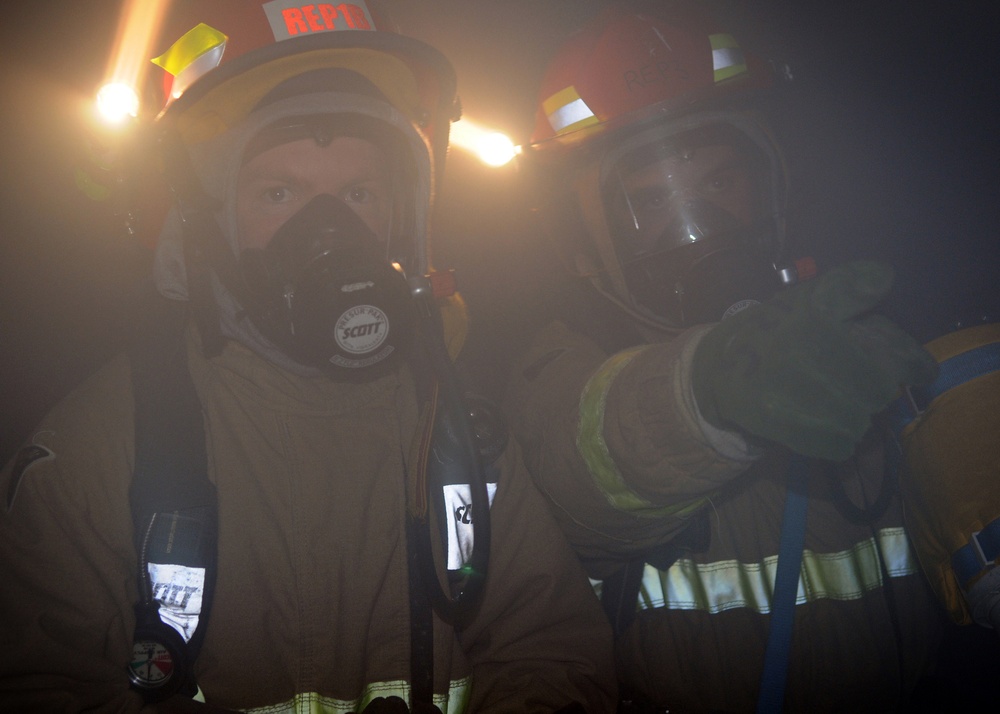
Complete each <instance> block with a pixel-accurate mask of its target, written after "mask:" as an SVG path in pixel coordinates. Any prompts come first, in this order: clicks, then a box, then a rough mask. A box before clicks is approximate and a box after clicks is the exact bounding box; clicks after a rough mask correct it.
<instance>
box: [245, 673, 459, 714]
mask: <svg viewBox="0 0 1000 714" xmlns="http://www.w3.org/2000/svg"><path fill="white" fill-rule="evenodd" d="M471 684H472V678H471V677H466V678H464V679H460V680H457V681H453V682H452V683H451V686H450V688H449V690H448V694H446V695H443V694H435V695H434V697H433V699H434V705H435V706H436V707H437V708H438V709H440V710H441V712H442V714H464V712H466V711H468V708H469V691H470V689H471ZM376 697H399V698H400V699H402V700H403V701H405V702H409V701H410V683H409V682H406V681H403V680H398V681H394V682H373V683H371V684H369V685H368V686H367V687H366V688H365V693H364V694H363V695H362V696H361V697H359V698H357V699H355V700H353V701H347V700H344V699H334V698H332V697H324V696H321V695H319V694H317V693H316V692H306V693H304V694H296V695H295V697H294V698H293V699H291V700H290V701H287V702H281V703H280V704H270V705H268V706H264V707H255V708H253V709H246V710H245V711H246V713H247V714H352V713H353V712H360V711H363V710H364V708H365V707H366V706H368V704H369V703H370V702H371V701H372V700H373V699H375V698H376Z"/></svg>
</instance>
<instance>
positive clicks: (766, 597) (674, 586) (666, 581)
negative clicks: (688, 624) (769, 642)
mask: <svg viewBox="0 0 1000 714" xmlns="http://www.w3.org/2000/svg"><path fill="white" fill-rule="evenodd" d="M878 539H879V547H880V549H881V554H882V555H883V557H884V558H885V566H886V570H887V572H888V573H889V577H893V578H896V577H902V576H905V575H913V574H915V573H917V572H918V564H917V560H916V557H915V556H914V554H913V551H912V550H911V549H910V545H909V541H908V539H907V537H906V533H905V532H904V530H903V529H902V528H883V529H881V530H880V531H879V532H878ZM777 564H778V556H777V555H773V556H769V557H767V558H765V559H764V562H763V563H740V562H738V561H735V560H724V561H719V562H716V563H694V562H693V561H692V560H690V559H689V558H684V559H681V560H678V561H677V562H676V563H674V565H673V566H671V568H670V569H669V570H667V571H661V570H657V569H656V568H654V567H653V566H652V565H649V564H648V563H647V564H646V567H645V571H644V573H643V577H642V587H641V589H640V591H639V601H638V603H637V606H638V609H640V610H649V609H653V608H658V607H666V608H669V609H671V610H704V611H706V612H709V613H711V614H713V615H714V614H717V613H719V612H724V611H725V610H733V609H737V608H747V609H750V610H754V611H756V612H759V613H761V614H766V613H769V612H770V611H771V595H772V591H773V586H774V573H775V570H776V568H777ZM881 586H882V573H881V570H880V568H879V560H878V551H877V550H876V548H875V540H874V539H873V538H868V539H866V540H863V541H861V542H860V543H858V544H856V545H855V546H854V547H853V548H851V549H849V550H845V551H841V552H838V553H814V552H812V551H810V550H806V551H805V552H804V553H803V554H802V574H801V575H800V577H799V586H798V593H797V594H796V598H795V604H796V605H802V604H805V603H806V602H814V601H816V600H821V599H824V598H828V599H831V600H857V599H860V598H861V597H862V596H863V595H864V594H865V593H866V592H869V591H871V590H875V589H876V588H879V587H881Z"/></svg>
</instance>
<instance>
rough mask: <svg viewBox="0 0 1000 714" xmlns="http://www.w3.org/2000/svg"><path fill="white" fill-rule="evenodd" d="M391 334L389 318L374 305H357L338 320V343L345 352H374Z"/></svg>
mask: <svg viewBox="0 0 1000 714" xmlns="http://www.w3.org/2000/svg"><path fill="white" fill-rule="evenodd" d="M388 336H389V318H387V317H386V315H385V313H384V312H382V311H381V310H379V309H378V308H377V307H374V306H373V305H357V306H355V307H352V308H351V309H350V310H348V311H347V312H345V313H344V314H343V315H341V316H340V319H339V320H337V333H336V337H337V344H338V345H340V348H341V349H342V350H344V351H345V352H350V353H351V354H355V355H360V354H365V353H367V352H374V351H375V350H376V349H378V348H379V346H380V345H381V344H382V343H383V342H385V340H386V338H387V337H388Z"/></svg>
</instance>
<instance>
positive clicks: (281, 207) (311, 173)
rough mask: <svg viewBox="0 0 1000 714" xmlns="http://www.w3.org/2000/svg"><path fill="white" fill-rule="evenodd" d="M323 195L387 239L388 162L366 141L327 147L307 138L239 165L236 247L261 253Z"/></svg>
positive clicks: (350, 139) (339, 139)
mask: <svg viewBox="0 0 1000 714" xmlns="http://www.w3.org/2000/svg"><path fill="white" fill-rule="evenodd" d="M321 194H330V195H331V196H335V197H337V198H339V199H341V200H342V201H344V202H345V203H346V204H347V205H348V206H350V207H351V208H352V209H353V210H354V212H355V213H357V214H358V216H360V217H361V219H362V220H363V221H364V222H365V223H366V224H367V225H368V227H369V228H371V230H372V231H373V232H374V234H375V235H376V236H378V237H379V238H380V239H381V240H383V241H384V240H385V239H386V236H387V233H388V228H389V222H390V217H391V201H392V197H391V191H390V181H389V175H388V169H387V161H386V157H385V155H384V153H383V151H382V150H381V149H380V148H379V147H378V146H376V145H375V144H373V143H371V142H369V141H367V140H365V139H359V138H355V137H346V136H342V137H337V138H335V139H333V140H332V141H331V142H330V143H329V144H327V145H325V146H321V145H319V144H317V143H316V141H315V140H313V139H309V138H306V139H298V140H295V141H292V142H289V143H285V144H280V145H278V146H275V147H272V148H270V149H267V150H265V151H263V152H261V153H259V154H257V155H256V156H254V157H252V158H251V159H250V160H248V161H246V162H245V163H244V164H243V166H242V167H241V168H240V172H239V177H238V181H237V189H236V214H237V223H238V229H239V242H240V247H241V248H242V249H247V248H257V249H260V248H263V247H264V246H266V245H267V244H268V243H269V242H270V240H271V239H272V238H273V237H274V234H275V233H276V232H277V230H278V229H279V228H280V227H281V226H282V224H284V223H285V221H287V220H288V219H289V218H291V217H292V216H293V215H294V214H295V213H297V212H298V211H299V210H300V209H301V208H302V207H303V206H305V205H306V204H307V203H309V201H310V200H311V199H313V198H314V197H316V196H318V195H321Z"/></svg>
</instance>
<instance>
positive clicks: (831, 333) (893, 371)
mask: <svg viewBox="0 0 1000 714" xmlns="http://www.w3.org/2000/svg"><path fill="white" fill-rule="evenodd" d="M891 285H892V268H891V267H889V266H888V265H885V264H883V263H875V262H870V261H862V262H856V263H851V264H848V265H844V266H841V267H839V268H836V269H834V270H831V271H830V272H829V273H827V274H825V275H823V276H821V277H819V278H816V279H814V280H811V281H809V282H806V283H802V284H800V285H797V286H795V287H793V288H790V289H789V290H787V291H786V292H783V293H781V294H779V295H778V296H777V297H776V298H774V299H772V300H770V301H768V302H766V303H762V304H760V305H755V306H754V307H751V308H748V309H746V310H743V311H742V312H739V313H737V314H735V315H733V316H732V317H729V318H727V319H726V320H724V321H723V322H721V323H720V324H719V325H718V326H717V327H715V328H713V329H712V330H711V331H710V332H709V333H708V334H706V335H705V337H704V338H703V339H702V341H701V342H700V343H699V344H698V347H697V349H696V350H695V355H694V368H693V377H692V380H693V385H694V395H695V399H696V401H697V402H698V408H699V409H700V410H701V413H702V416H703V417H704V418H705V419H706V420H708V422H709V423H710V424H714V425H715V426H718V427H721V428H726V429H733V428H736V429H739V430H742V431H744V432H746V433H748V434H750V435H753V436H757V437H761V438H763V439H767V440H770V441H776V442H778V443H780V444H784V445H785V446H788V447H789V448H791V449H792V450H793V451H796V452H798V453H800V454H802V455H804V456H815V457H819V458H823V459H831V460H835V461H843V460H844V459H846V458H848V457H849V456H850V455H851V454H852V453H853V452H854V449H855V447H856V445H857V443H858V442H859V441H860V440H861V437H862V436H863V435H864V433H865V432H866V431H867V430H868V429H869V428H870V426H871V417H872V415H873V414H876V413H877V412H879V411H881V410H882V409H884V408H885V407H886V406H887V405H888V404H889V403H890V402H891V401H892V400H893V399H894V398H895V397H896V395H897V394H898V392H899V389H900V386H901V385H904V384H912V385H919V384H925V383H927V382H930V381H931V380H933V379H934V377H935V375H936V374H937V363H936V362H935V361H934V359H933V358H932V357H931V356H930V354H928V353H927V352H926V351H925V350H924V349H923V348H921V347H920V345H919V344H917V342H916V341H915V340H914V339H913V338H912V337H910V336H909V335H907V334H906V333H905V332H903V330H902V329H900V328H899V327H898V326H896V325H895V324H893V323H892V322H891V321H889V320H888V319H886V318H884V317H881V316H878V315H871V314H869V311H870V310H871V309H872V308H873V307H874V306H875V305H876V304H877V303H878V302H879V301H880V300H881V299H882V298H883V297H884V296H885V295H886V293H888V292H889V288H890V286H891Z"/></svg>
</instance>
